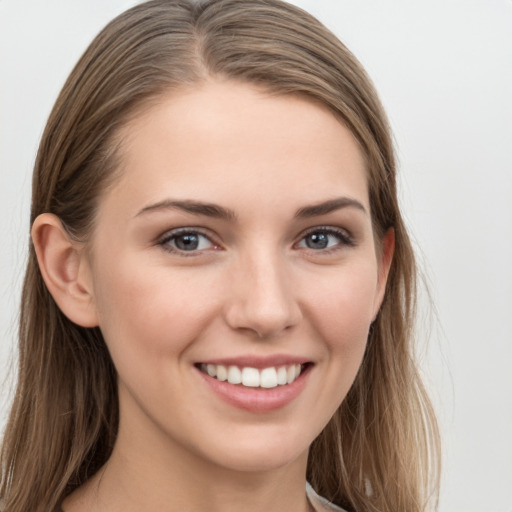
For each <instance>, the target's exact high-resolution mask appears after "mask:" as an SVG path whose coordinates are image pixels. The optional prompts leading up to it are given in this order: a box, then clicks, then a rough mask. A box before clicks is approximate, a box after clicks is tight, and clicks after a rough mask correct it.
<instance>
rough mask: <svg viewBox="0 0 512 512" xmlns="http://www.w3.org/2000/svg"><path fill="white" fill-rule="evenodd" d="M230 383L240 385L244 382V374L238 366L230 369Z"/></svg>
mask: <svg viewBox="0 0 512 512" xmlns="http://www.w3.org/2000/svg"><path fill="white" fill-rule="evenodd" d="M228 382H229V383H230V384H240V383H241V382H242V372H241V371H240V370H239V369H238V367H236V366H230V367H229V368H228Z"/></svg>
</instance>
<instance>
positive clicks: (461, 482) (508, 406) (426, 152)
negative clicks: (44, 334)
mask: <svg viewBox="0 0 512 512" xmlns="http://www.w3.org/2000/svg"><path fill="white" fill-rule="evenodd" d="M133 3H134V2H133V1H129V0H72V1H69V0H52V1H46V2H41V1H39V0H0V179H1V181H0V227H1V231H0V233H1V242H0V258H1V259H0V379H5V378H7V379H8V375H9V373H8V369H7V368H8V364H7V363H8V360H9V357H10V354H11V351H13V347H14V340H15V323H16V318H17V303H18V297H19V291H20V284H21V280H22V273H23V266H24V259H25V246H26V242H27V234H28V210H29V189H30V174H31V167H32V164H33V160H34V155H35V151H36V147H37V143H38V139H39V137H40V136H41V133H42V129H43V126H44V123H45V119H46V117H47V115H48V113H49V111H50V108H51V106H52V103H53V102H54V100H55V98H56V96H57V93H58V91H59V89H60V87H61V85H62V83H63V81H64V79H65V77H66V76H67V74H68V73H69V71H70V70H71V67H72V66H73V65H74V63H75V61H76V60H77V59H78V57H79V55H80V54H81V53H82V51H83V50H84V49H85V47H86V45H87V44H88V43H89V42H90V40H91V39H92V37H93V36H94V35H95V34H96V33H97V31H98V30H99V29H100V28H101V27H102V26H103V25H104V24H105V23H106V22H107V21H108V20H109V19H110V18H112V17H113V16H114V15H116V14H117V13H119V12H120V11H122V10H124V9H125V8H126V7H129V6H131V5H133ZM294 3H296V4H297V5H300V6H302V7H304V8H306V9H307V10H309V11H310V12H312V13H313V14H315V15H316V16H317V17H319V18H320V19H321V20H322V21H323V22H324V23H325V24H326V25H327V26H328V27H330V28H331V29H332V30H333V31H334V32H335V33H336V34H338V36H339V37H340V38H341V39H342V40H343V41H344V42H345V43H346V44H347V45H348V46H349V48H350V49H351V50H352V51H353V52H354V53H355V54H356V55H357V56H358V58H359V59H360V60H361V61H362V63H363V65H364V66H365V67H366V68H367V70H368V71H369V73H370V75H371V76H372V78H373V79H374V81H375V83H376V86H377V89H378V90H379V92H380V94H381V97H382V100H383V102H384V105H385V107H386V108H387V110H388V113H389V116H390V119H391V123H392V126H393V129H394V131H395V136H396V141H397V147H398V155H399V159H400V168H401V173H402V176H401V194H402V204H403V207H404V209H405V212H406V216H407V219H408V223H409V225H410V227H411V229H412V233H413V236H414V239H415V241H416V243H417V246H418V251H419V255H420V261H421V262H422V266H423V268H424V271H425V273H426V275H427V279H428V280H429V281H430V287H431V293H432V296H433V298H434V302H435V304H436V308H437V320H435V318H434V322H433V328H432V332H431V336H430V338H431V341H430V345H429V351H428V352H427V353H426V355H425V365H424V366H425V374H426V377H427V380H428V382H429V386H430V388H431V390H432V393H433V397H434V400H435V402H436V405H437V408H438V411H439V414H440V419H441V424H442V430H443V440H444V451H445V458H444V477H443V492H442V501H441V511H442V512H512V375H511V374H512V372H511V363H512V2H511V1H510V0H430V1H428V2H426V1H424V0H387V1H382V0H295V1H294ZM423 311H424V315H423V316H425V317H428V315H427V313H426V311H427V308H426V307H424V308H423ZM434 316H435V315H434ZM427 319H428V318H427ZM427 324H428V322H427V321H425V323H424V324H423V325H424V326H423V330H427ZM8 382H9V379H8V380H7V383H8ZM7 395H8V385H5V386H3V392H2V400H3V402H2V403H0V427H1V425H3V424H4V422H5V415H6V413H7V405H6V400H7ZM397 512H398V511H397Z"/></svg>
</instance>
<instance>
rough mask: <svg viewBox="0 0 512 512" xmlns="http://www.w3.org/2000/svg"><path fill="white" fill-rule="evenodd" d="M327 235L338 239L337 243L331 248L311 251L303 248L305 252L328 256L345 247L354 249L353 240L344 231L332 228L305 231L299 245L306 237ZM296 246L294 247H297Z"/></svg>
mask: <svg viewBox="0 0 512 512" xmlns="http://www.w3.org/2000/svg"><path fill="white" fill-rule="evenodd" d="M318 234H321V235H327V236H329V235H330V236H335V237H336V238H337V239H338V243H337V244H335V245H334V246H332V247H327V248H323V249H313V248H311V247H305V248H306V249H307V250H309V251H311V252H313V253H322V254H330V253H332V252H336V251H339V250H341V249H343V248H345V247H355V245H356V243H355V240H354V238H353V237H352V236H351V235H350V234H349V233H348V232H347V231H346V230H344V229H338V228H334V227H332V226H315V227H314V228H312V229H310V230H308V231H306V232H305V233H303V234H302V235H301V238H300V241H299V242H298V244H299V243H302V242H303V241H305V239H306V238H307V237H308V236H311V235H318ZM298 244H296V245H298Z"/></svg>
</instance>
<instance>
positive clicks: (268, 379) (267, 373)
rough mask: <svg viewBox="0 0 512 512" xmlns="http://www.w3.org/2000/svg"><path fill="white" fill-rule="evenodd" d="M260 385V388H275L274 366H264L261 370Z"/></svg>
mask: <svg viewBox="0 0 512 512" xmlns="http://www.w3.org/2000/svg"><path fill="white" fill-rule="evenodd" d="M260 381H261V384H260V385H261V387H262V388H275V387H277V372H276V369H275V368H265V369H264V370H261V377H260Z"/></svg>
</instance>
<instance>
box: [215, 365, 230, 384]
mask: <svg viewBox="0 0 512 512" xmlns="http://www.w3.org/2000/svg"><path fill="white" fill-rule="evenodd" d="M217 379H218V380H221V381H225V380H228V370H227V368H226V367H225V366H224V365H222V364H219V365H217Z"/></svg>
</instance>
